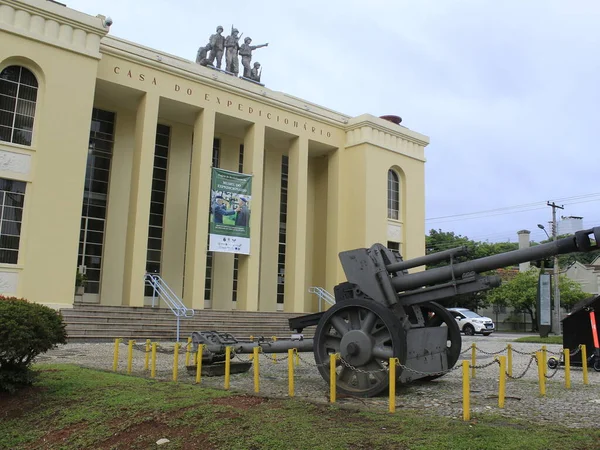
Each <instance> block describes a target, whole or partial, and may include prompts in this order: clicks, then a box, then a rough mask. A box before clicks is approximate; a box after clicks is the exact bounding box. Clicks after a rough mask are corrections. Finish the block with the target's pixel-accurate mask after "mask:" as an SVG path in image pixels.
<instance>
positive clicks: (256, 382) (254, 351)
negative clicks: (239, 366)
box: [252, 347, 260, 393]
mask: <svg viewBox="0 0 600 450" xmlns="http://www.w3.org/2000/svg"><path fill="white" fill-rule="evenodd" d="M259 349H260V347H254V348H253V349H252V354H253V356H254V362H253V363H252V364H254V392H256V393H258V389H259V371H258V370H259V369H258V350H259Z"/></svg>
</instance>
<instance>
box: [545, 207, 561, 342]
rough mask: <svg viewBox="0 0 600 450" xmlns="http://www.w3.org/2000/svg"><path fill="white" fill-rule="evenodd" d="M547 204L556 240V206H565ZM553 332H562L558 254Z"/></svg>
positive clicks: (555, 263)
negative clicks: (550, 209) (549, 208)
mask: <svg viewBox="0 0 600 450" xmlns="http://www.w3.org/2000/svg"><path fill="white" fill-rule="evenodd" d="M547 205H548V206H550V207H552V240H553V241H556V235H557V234H558V230H557V225H556V208H558V209H565V208H564V206H558V205H557V204H556V203H554V202H552V203H550V202H547ZM552 325H553V326H552V332H553V333H554V334H556V335H560V334H561V330H560V290H559V288H558V255H555V256H554V321H553V324H552Z"/></svg>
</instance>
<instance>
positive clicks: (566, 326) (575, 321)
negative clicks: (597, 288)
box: [562, 296, 600, 371]
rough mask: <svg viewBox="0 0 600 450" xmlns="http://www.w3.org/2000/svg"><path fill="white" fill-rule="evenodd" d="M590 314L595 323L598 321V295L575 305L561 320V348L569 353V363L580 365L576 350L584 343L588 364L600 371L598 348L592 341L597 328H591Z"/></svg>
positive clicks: (599, 350) (599, 310)
mask: <svg viewBox="0 0 600 450" xmlns="http://www.w3.org/2000/svg"><path fill="white" fill-rule="evenodd" d="M591 314H594V316H595V324H599V323H600V296H596V297H591V298H588V299H586V300H583V301H581V302H579V303H578V304H577V305H575V306H574V307H573V309H572V311H571V313H570V314H569V315H568V316H567V317H565V318H564V319H563V320H562V327H563V348H565V349H569V351H570V353H571V355H572V356H571V357H570V359H571V364H572V365H573V366H581V365H582V362H583V361H582V359H581V352H580V351H579V352H578V351H577V349H578V348H579V346H580V345H585V347H586V351H587V356H588V365H589V366H590V367H593V368H594V369H595V370H596V371H600V348H598V347H597V345H596V343H595V342H594V334H595V333H596V342H597V339H598V334H597V333H598V329H596V330H593V329H592V321H591V320H590V319H591V317H590V316H591Z"/></svg>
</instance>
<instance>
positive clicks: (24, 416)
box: [0, 365, 600, 450]
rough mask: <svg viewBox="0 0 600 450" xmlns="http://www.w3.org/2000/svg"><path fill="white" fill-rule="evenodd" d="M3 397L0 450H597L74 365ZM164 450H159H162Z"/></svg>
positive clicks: (536, 431)
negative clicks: (162, 444) (163, 443)
mask: <svg viewBox="0 0 600 450" xmlns="http://www.w3.org/2000/svg"><path fill="white" fill-rule="evenodd" d="M36 368H37V369H38V370H39V380H38V381H37V383H36V384H35V385H34V387H32V388H29V389H27V390H25V391H22V392H20V393H19V394H17V395H16V396H14V397H8V396H6V395H2V396H0V428H1V429H2V432H0V448H2V449H5V448H6V449H38V448H39V449H58V448H61V449H62V448H64V449H70V448H90V449H92V448H93V449H105V448H106V449H110V448H139V449H148V448H155V447H156V445H155V444H154V443H155V442H156V441H157V440H158V439H160V438H167V439H169V440H170V441H171V442H170V444H168V445H166V446H165V448H168V449H173V448H197V449H203V450H204V449H221V448H222V449H245V450H246V449H286V450H287V449H311V450H315V449H327V450H329V449H348V448H351V449H376V448H394V449H453V450H458V449H483V448H485V449H486V450H492V449H502V450H509V449H523V448H527V449H528V450H534V449H550V448H565V449H594V448H596V449H597V448H598V447H597V445H598V442H600V431H599V430H598V429H587V430H573V429H567V428H563V427H561V426H559V425H548V424H545V425H543V426H541V425H539V424H537V425H536V424H534V423H532V422H529V421H511V420H508V419H505V418H500V417H494V416H478V417H474V418H473V419H472V420H471V421H469V422H464V421H462V420H461V418H456V419H448V418H441V417H433V416H427V415H422V414H418V413H417V412H412V411H404V410H401V409H397V410H396V413H395V414H389V413H386V412H365V411H364V410H363V411H361V410H358V409H356V408H353V409H348V408H344V407H342V406H341V405H339V404H336V405H334V406H331V405H316V404H311V403H308V402H305V401H300V400H295V399H269V398H264V397H253V396H249V395H245V394H241V393H235V392H225V391H220V390H213V389H208V388H203V387H201V386H197V385H192V384H176V383H173V382H161V381H155V380H148V379H142V378H135V377H132V376H127V375H122V374H115V373H110V372H102V371H94V370H90V369H83V368H79V367H76V366H72V365H38V366H37V367H36ZM161 448H162V447H161Z"/></svg>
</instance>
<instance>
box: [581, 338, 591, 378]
mask: <svg viewBox="0 0 600 450" xmlns="http://www.w3.org/2000/svg"><path fill="white" fill-rule="evenodd" d="M581 368H582V369H583V384H588V383H589V382H590V381H589V380H588V372H587V371H588V368H587V347H586V346H585V344H581Z"/></svg>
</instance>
